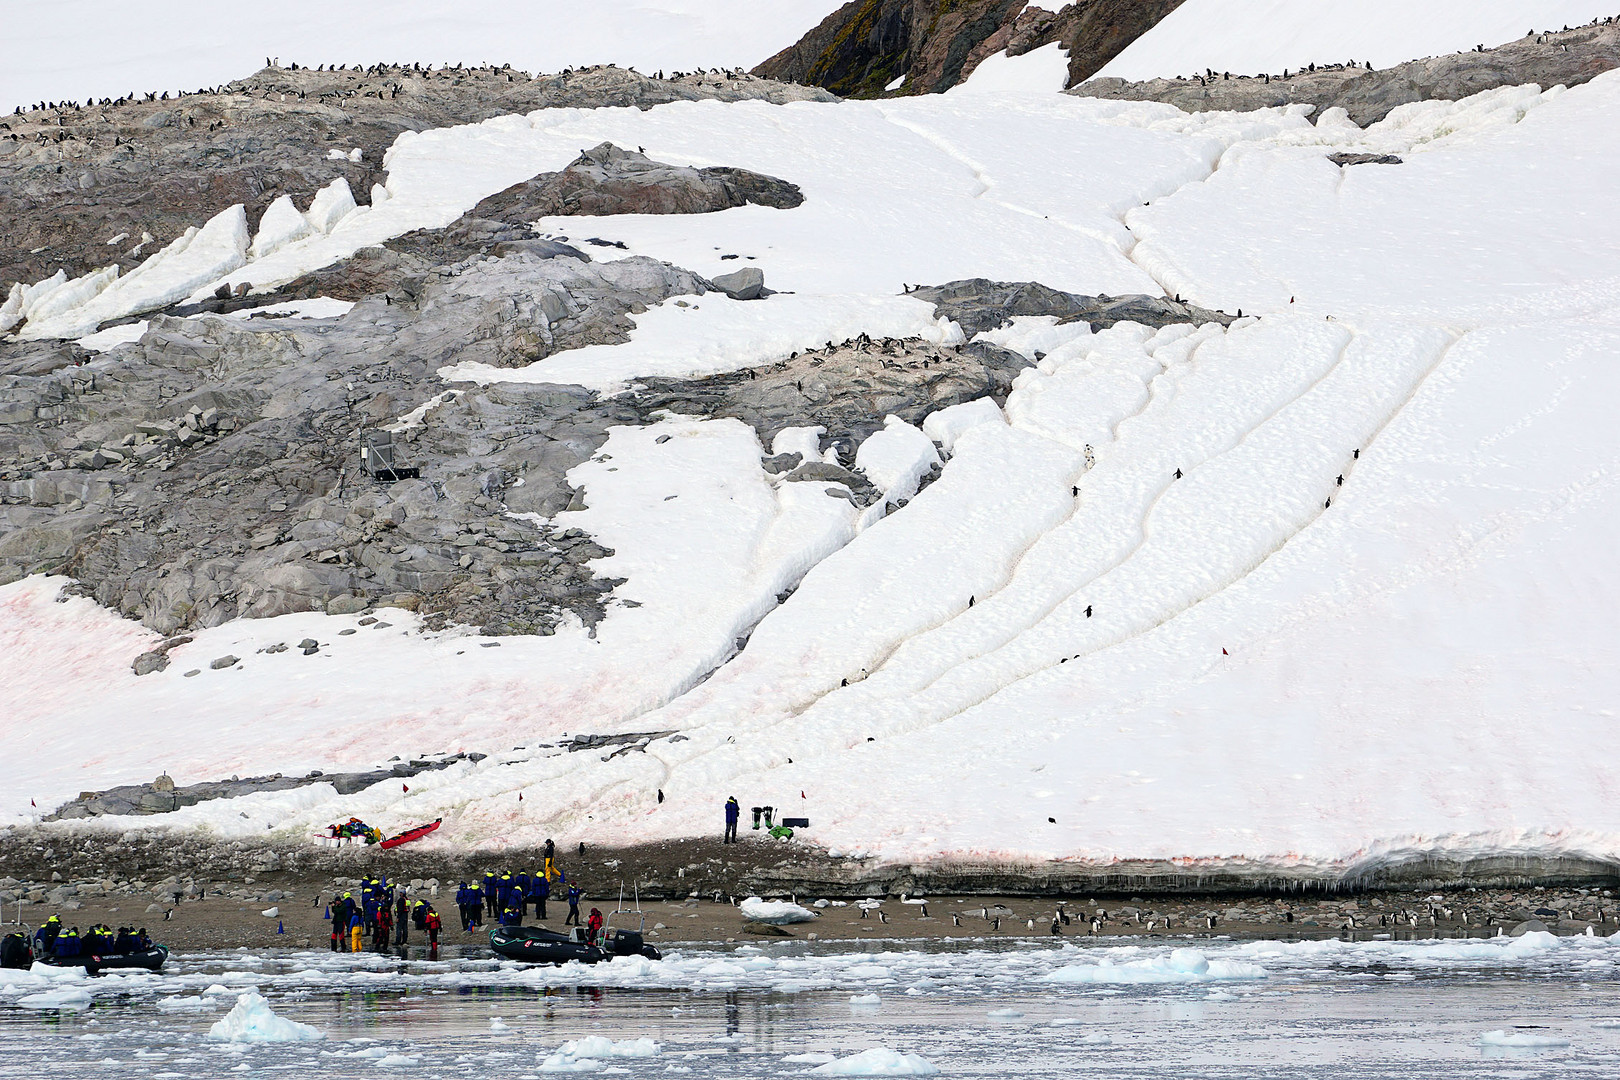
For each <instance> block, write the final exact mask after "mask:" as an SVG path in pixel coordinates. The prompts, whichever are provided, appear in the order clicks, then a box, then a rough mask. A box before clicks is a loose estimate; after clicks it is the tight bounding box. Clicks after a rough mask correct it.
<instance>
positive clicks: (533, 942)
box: [489, 926, 662, 964]
mask: <svg viewBox="0 0 1620 1080" xmlns="http://www.w3.org/2000/svg"><path fill="white" fill-rule="evenodd" d="M489 947H490V948H491V949H494V950H495V952H496V954H497V955H500V956H504V957H506V958H507V959H508V960H518V961H521V962H523V963H525V964H566V963H568V962H570V961H575V960H577V961H578V962H579V963H581V964H595V963H600V962H601V961H603V960H612V959H614V958H615V957H619V956H644V957H646V958H647V959H649V960H657V959H660V957H661V955H662V954H660V953H659V951H658V950H657V949H655V948H653V947H652V946H651V945H648V944H647V943H646V941H645V940H644V939H643V938H642V936H641V935H640V934H639V933H637V932H635V931H634V930H618V929H613V928H609V929H608V930H607V931H605V932H604V933H603V935H602V943H601V944H600V945H596V944H593V943H592V942H590V941H588V940H586V937H585V931H584V930H583V929H582V928H580V927H577V926H576V927H574V929H573V931H572V932H571V933H568V934H562V933H558V932H557V931H556V930H547V929H546V928H545V927H543V926H497V927H495V928H493V929H492V930H490V932H489Z"/></svg>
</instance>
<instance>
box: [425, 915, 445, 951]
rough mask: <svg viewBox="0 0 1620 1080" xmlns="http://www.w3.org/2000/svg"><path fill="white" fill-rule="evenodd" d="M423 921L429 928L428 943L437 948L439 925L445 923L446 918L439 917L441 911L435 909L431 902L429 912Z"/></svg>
mask: <svg viewBox="0 0 1620 1080" xmlns="http://www.w3.org/2000/svg"><path fill="white" fill-rule="evenodd" d="M422 923H423V925H424V926H425V927H426V929H427V936H428V945H429V946H430V947H431V948H434V949H437V948H438V947H439V927H441V926H443V925H444V920H442V919H440V918H439V913H438V912H437V911H435V910H433V906H432V905H431V904H430V905H428V909H427V914H426V915H425V916H423V917H422Z"/></svg>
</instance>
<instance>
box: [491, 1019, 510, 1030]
mask: <svg viewBox="0 0 1620 1080" xmlns="http://www.w3.org/2000/svg"><path fill="white" fill-rule="evenodd" d="M489 1030H490V1031H492V1032H495V1031H511V1030H512V1029H511V1028H510V1027H508V1026H507V1024H506V1021H505V1020H502V1019H501V1018H500V1017H498V1016H492V1017H490V1018H489Z"/></svg>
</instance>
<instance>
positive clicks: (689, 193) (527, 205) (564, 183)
mask: <svg viewBox="0 0 1620 1080" xmlns="http://www.w3.org/2000/svg"><path fill="white" fill-rule="evenodd" d="M802 202H804V195H803V194H802V193H801V192H800V191H799V189H798V187H797V186H795V185H793V184H790V183H788V182H787V181H785V180H778V179H776V178H775V177H771V176H762V175H761V174H759V173H755V172H749V171H748V170H747V169H732V168H707V169H698V168H693V167H692V166H690V165H666V164H664V163H663V162H659V161H654V160H652V159H651V158H649V157H647V156H646V155H645V154H641V153H638V152H636V151H634V150H622V149H620V148H619V147H617V146H614V145H613V144H612V143H610V142H605V143H602V144H601V145H600V146H597V147H595V148H593V149H591V150H587V151H585V152H584V153H582V154H580V156H579V157H578V158H576V159H575V160H574V161H573V162H572V163H570V164H569V166H568V167H567V168H565V169H563V170H562V171H561V172H555V173H541V174H539V175H538V176H536V177H534V178H533V179H530V180H525V181H523V182H522V183H519V184H513V185H512V186H511V187H509V188H507V189H506V190H505V191H500V192H497V193H495V194H494V195H491V196H489V197H488V198H487V199H484V200H483V201H482V202H480V203H479V204H478V205H477V206H475V207H473V209H472V210H471V211H470V212H469V214H468V216H469V217H472V218H482V219H489V220H494V221H501V222H507V223H510V224H523V223H525V222H530V221H535V220H537V219H539V218H543V217H559V216H564V215H569V214H588V215H591V216H595V217H601V216H604V215H608V214H711V213H714V212H715V211H718V210H729V209H731V208H732V207H736V206H746V205H747V204H749V203H756V204H758V205H760V206H770V207H775V208H776V209H778V210H790V209H792V208H793V207H795V206H798V205H799V204H800V203H802Z"/></svg>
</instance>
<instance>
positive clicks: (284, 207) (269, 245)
mask: <svg viewBox="0 0 1620 1080" xmlns="http://www.w3.org/2000/svg"><path fill="white" fill-rule="evenodd" d="M313 232H314V230H313V229H311V228H310V226H309V221H308V219H306V218H305V217H304V215H303V214H300V213H299V212H298V207H296V206H294V205H293V201H292V196H290V195H282V196H280V197H279V198H277V199H276V200H275V201H274V202H272V203H271V204H270V205H269V206H267V207H265V209H264V216H263V217H261V218H259V232H258V235H256V236H254V238H253V246H252V247H250V248H249V249H248V255H249V256H251V257H252V258H255V259H262V258H264V256H266V255H268V254H270V253H271V252H272V251H278V250H280V249H281V248H284V247H286V246H287V245H288V244H291V243H294V242H295V241H298V240H302V239H303V238H304V237H306V236H310V235H312V234H313Z"/></svg>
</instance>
